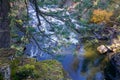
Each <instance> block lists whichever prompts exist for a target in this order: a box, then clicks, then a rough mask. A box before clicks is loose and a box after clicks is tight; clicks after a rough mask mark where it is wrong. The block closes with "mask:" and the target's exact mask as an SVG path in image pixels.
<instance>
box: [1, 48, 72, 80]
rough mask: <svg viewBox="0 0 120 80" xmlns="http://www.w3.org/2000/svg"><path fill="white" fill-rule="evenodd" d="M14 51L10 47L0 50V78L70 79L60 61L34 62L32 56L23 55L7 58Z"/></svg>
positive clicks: (25, 79) (31, 79)
mask: <svg viewBox="0 0 120 80" xmlns="http://www.w3.org/2000/svg"><path fill="white" fill-rule="evenodd" d="M15 52H16V51H14V52H13V51H11V49H7V50H6V49H2V50H0V55H1V56H0V80H71V79H69V78H68V77H66V76H65V75H67V73H66V72H65V71H64V70H63V67H62V65H61V63H60V62H58V61H56V60H44V61H39V62H36V59H34V58H26V57H23V56H22V57H16V56H15V57H14V59H9V57H10V56H12V55H14V54H15ZM3 53H5V54H3ZM2 54H3V55H2Z"/></svg>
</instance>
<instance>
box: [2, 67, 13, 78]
mask: <svg viewBox="0 0 120 80" xmlns="http://www.w3.org/2000/svg"><path fill="white" fill-rule="evenodd" d="M0 73H1V74H2V76H3V79H4V80H10V75H11V69H10V65H3V66H1V67H0Z"/></svg>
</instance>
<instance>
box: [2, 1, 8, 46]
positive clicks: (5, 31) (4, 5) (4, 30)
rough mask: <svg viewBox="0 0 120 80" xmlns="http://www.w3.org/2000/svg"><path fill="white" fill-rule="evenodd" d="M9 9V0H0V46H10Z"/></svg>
mask: <svg viewBox="0 0 120 80" xmlns="http://www.w3.org/2000/svg"><path fill="white" fill-rule="evenodd" d="M9 11H10V6H9V0H0V48H8V47H9V46H10V28H9V19H8V13H9Z"/></svg>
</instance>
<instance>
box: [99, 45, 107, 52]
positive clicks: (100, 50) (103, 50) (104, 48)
mask: <svg viewBox="0 0 120 80" xmlns="http://www.w3.org/2000/svg"><path fill="white" fill-rule="evenodd" d="M97 51H99V52H100V53H101V54H104V53H106V52H107V51H108V48H107V47H106V46H105V45H101V46H99V47H97Z"/></svg>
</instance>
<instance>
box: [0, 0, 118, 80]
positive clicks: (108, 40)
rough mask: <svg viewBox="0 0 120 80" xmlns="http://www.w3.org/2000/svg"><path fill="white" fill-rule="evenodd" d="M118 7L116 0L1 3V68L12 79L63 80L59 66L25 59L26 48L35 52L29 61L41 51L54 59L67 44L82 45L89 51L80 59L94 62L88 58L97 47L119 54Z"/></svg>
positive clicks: (10, 0)
mask: <svg viewBox="0 0 120 80" xmlns="http://www.w3.org/2000/svg"><path fill="white" fill-rule="evenodd" d="M119 3H120V1H119V0H0V64H1V65H0V66H3V64H4V63H5V64H7V65H10V67H11V69H12V72H11V76H12V79H13V80H24V79H25V80H27V79H28V78H35V79H38V80H42V79H45V80H47V79H50V80H61V79H63V78H64V76H63V70H62V69H59V67H61V65H60V64H59V63H58V62H56V61H54V60H51V61H42V62H41V63H40V62H34V60H33V61H31V60H32V59H30V62H29V60H28V62H27V60H25V61H24V59H23V58H24V57H25V58H26V56H28V55H29V54H31V53H30V51H31V50H32V48H30V50H28V47H27V45H29V44H32V45H33V46H35V49H34V50H33V53H36V52H37V54H36V55H33V56H32V57H36V56H38V55H40V54H39V52H40V53H41V54H42V53H44V54H49V55H51V56H52V58H54V57H55V55H56V54H57V53H58V52H61V51H62V47H63V46H65V47H67V46H68V45H71V44H75V45H80V46H81V44H82V45H84V46H85V47H84V49H85V50H86V51H88V52H85V53H86V54H85V55H84V56H85V57H86V58H88V59H90V58H94V59H96V58H95V57H93V56H96V53H97V52H96V53H94V51H96V50H94V51H93V52H92V50H93V48H96V49H97V46H98V45H102V44H104V45H107V47H109V49H110V50H111V51H112V52H114V53H119V52H120V49H119V47H120V46H119V45H120V41H119V36H120V4H119ZM86 44H90V45H92V46H93V48H88V46H87V47H86ZM33 46H30V47H33ZM89 47H91V46H89ZM26 51H28V52H27V53H26ZM89 51H91V52H89ZM116 51H117V52H116ZM76 52H77V51H76ZM92 53H94V55H93V54H92ZM98 56H99V55H97V56H96V57H98ZM6 57H9V58H7V59H6ZM14 58H15V59H14ZM94 59H92V61H93V62H94ZM102 59H103V57H102ZM86 60H87V59H86ZM2 61H4V62H2ZM9 61H10V64H9V63H8V62H9ZM78 62H79V61H78ZM78 62H77V63H76V64H75V65H77V64H78ZM54 63H55V65H53V64H54ZM86 63H87V62H86ZM44 67H45V69H44ZM54 68H58V69H57V70H54ZM75 68H77V67H75ZM39 69H40V70H39ZM52 71H55V72H52ZM0 72H2V71H0ZM39 74H41V75H39ZM2 75H3V74H0V79H1V78H3V77H2ZM45 75H48V76H45ZM56 75H57V76H56ZM61 75H62V76H61Z"/></svg>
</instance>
